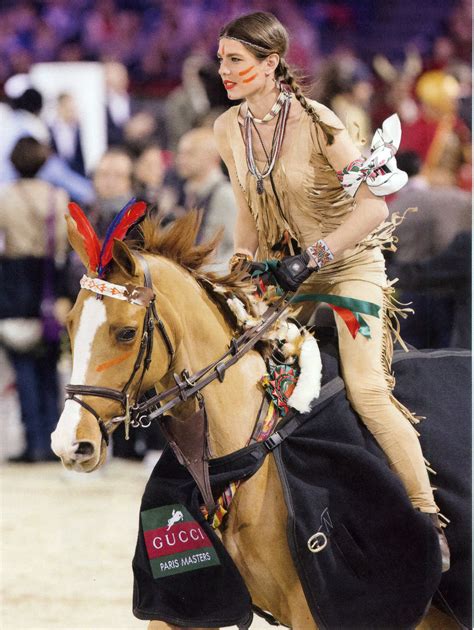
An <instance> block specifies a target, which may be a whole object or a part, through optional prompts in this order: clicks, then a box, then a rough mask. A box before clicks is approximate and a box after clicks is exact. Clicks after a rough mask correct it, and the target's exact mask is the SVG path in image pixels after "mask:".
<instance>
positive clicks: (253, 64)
mask: <svg viewBox="0 0 474 630" xmlns="http://www.w3.org/2000/svg"><path fill="white" fill-rule="evenodd" d="M217 59H218V61H219V74H220V76H221V78H222V81H223V83H224V87H225V89H226V90H227V97H228V98H230V99H231V100H240V99H243V98H248V97H249V96H252V95H254V94H256V93H258V92H259V90H261V89H263V88H264V87H265V86H266V85H267V83H268V81H269V79H270V80H273V73H272V71H271V68H269V64H268V59H269V58H268V57H267V58H266V59H262V60H260V59H257V57H255V55H253V54H252V53H251V52H250V51H249V50H248V49H247V48H246V47H245V46H244V45H243V44H241V43H240V42H237V41H235V40H233V39H228V38H227V37H223V38H222V39H220V40H219V50H218V52H217Z"/></svg>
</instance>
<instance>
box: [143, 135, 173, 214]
mask: <svg viewBox="0 0 474 630" xmlns="http://www.w3.org/2000/svg"><path fill="white" fill-rule="evenodd" d="M133 176H134V177H133V179H134V182H135V194H136V195H137V197H138V198H139V199H143V200H144V201H146V202H147V203H148V204H150V205H151V206H152V208H153V211H154V212H156V213H158V214H160V216H161V217H163V221H165V222H166V221H169V220H172V219H173V218H176V215H175V207H176V205H177V203H178V198H179V193H178V192H177V187H176V186H172V185H171V182H170V177H169V176H168V177H167V167H166V163H165V157H164V153H163V151H162V150H161V148H160V147H159V146H158V145H157V144H150V145H149V146H148V147H146V148H145V149H144V150H143V151H142V153H141V154H140V155H139V156H138V158H137V159H136V160H135V164H134V171H133Z"/></svg>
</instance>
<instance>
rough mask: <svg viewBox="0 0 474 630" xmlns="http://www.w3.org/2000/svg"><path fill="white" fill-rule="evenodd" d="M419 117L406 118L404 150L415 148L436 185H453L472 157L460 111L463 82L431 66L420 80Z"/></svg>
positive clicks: (466, 130) (403, 133) (402, 145)
mask: <svg viewBox="0 0 474 630" xmlns="http://www.w3.org/2000/svg"><path fill="white" fill-rule="evenodd" d="M416 95H417V97H418V99H419V101H420V108H419V111H418V116H417V118H416V119H415V120H414V121H412V122H409V121H402V140H401V143H400V150H401V151H415V152H416V153H418V154H419V155H420V157H421V158H422V160H423V166H422V171H423V174H424V175H425V177H426V178H427V179H428V180H429V181H430V182H431V183H432V184H434V185H435V186H439V185H448V186H449V185H453V184H455V183H456V180H457V174H458V172H459V169H460V167H461V165H462V164H463V163H464V162H465V161H466V159H470V154H469V148H470V141H471V138H470V132H469V129H468V128H467V127H466V125H465V124H464V122H463V121H462V119H461V118H460V117H459V115H458V106H459V97H460V86H459V83H458V81H457V80H456V79H455V78H454V77H453V76H452V75H451V74H447V73H446V72H443V71H441V70H430V71H429V72H425V73H424V74H422V75H421V77H420V78H419V79H418V81H417V83H416Z"/></svg>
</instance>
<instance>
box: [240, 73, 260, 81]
mask: <svg viewBox="0 0 474 630" xmlns="http://www.w3.org/2000/svg"><path fill="white" fill-rule="evenodd" d="M256 78H257V75H256V74H252V76H251V77H249V78H248V79H244V80H243V81H242V83H250V82H251V81H253V80H254V79H256Z"/></svg>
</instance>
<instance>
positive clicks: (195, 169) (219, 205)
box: [176, 127, 237, 273]
mask: <svg viewBox="0 0 474 630" xmlns="http://www.w3.org/2000/svg"><path fill="white" fill-rule="evenodd" d="M176 169H177V171H178V174H179V175H180V176H181V177H182V178H183V179H184V180H185V184H184V206H185V209H186V210H190V209H192V208H198V209H200V210H202V212H203V218H202V224H201V228H200V230H199V234H198V242H202V241H206V240H208V239H209V238H211V237H212V236H213V235H214V234H215V233H216V231H217V230H218V229H219V228H221V227H223V228H224V233H223V237H222V240H221V243H220V245H219V248H218V251H217V257H216V263H217V264H216V265H215V267H214V270H216V271H220V272H223V273H225V272H227V262H228V260H229V258H230V257H231V255H232V252H233V232H234V225H235V218H236V215H237V208H236V205H235V200H234V195H233V192H232V186H231V184H230V182H229V180H228V179H227V177H226V176H225V175H224V173H223V172H222V169H221V160H220V156H219V153H218V152H217V148H216V145H215V141H214V135H213V132H212V129H209V128H207V127H202V128H198V129H192V130H191V131H188V132H187V133H185V134H184V135H183V136H182V138H181V140H180V141H179V143H178V150H177V153H176Z"/></svg>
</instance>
